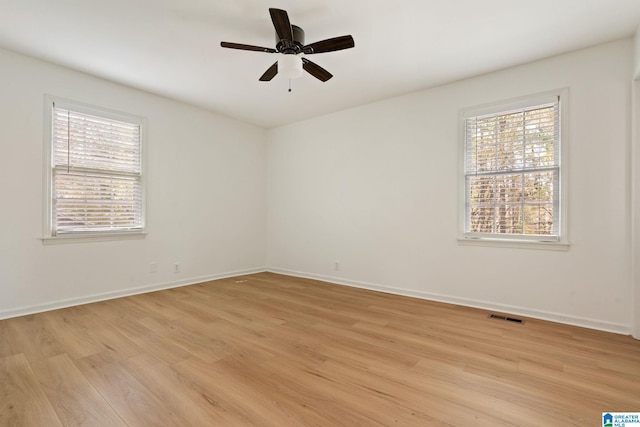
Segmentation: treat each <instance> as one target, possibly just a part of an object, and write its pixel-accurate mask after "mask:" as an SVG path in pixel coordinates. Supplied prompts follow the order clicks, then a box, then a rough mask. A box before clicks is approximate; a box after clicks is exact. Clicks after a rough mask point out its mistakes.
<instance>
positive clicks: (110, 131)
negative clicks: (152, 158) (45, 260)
mask: <svg viewBox="0 0 640 427" xmlns="http://www.w3.org/2000/svg"><path fill="white" fill-rule="evenodd" d="M80 110H83V109H82V108H78V109H75V108H73V105H72V106H70V107H67V106H66V105H65V107H64V108H63V107H62V106H61V105H55V103H54V104H53V109H52V117H51V124H52V130H51V161H52V165H51V235H52V236H56V235H61V234H65V233H87V232H89V233H103V232H114V231H115V232H130V231H142V229H143V224H144V221H143V201H142V149H141V124H140V121H139V120H137V119H135V118H127V117H123V118H122V119H121V118H120V117H117V118H114V117H113V116H114V114H110V113H105V114H104V115H102V114H100V113H99V112H95V111H91V114H88V113H86V112H85V111H80Z"/></svg>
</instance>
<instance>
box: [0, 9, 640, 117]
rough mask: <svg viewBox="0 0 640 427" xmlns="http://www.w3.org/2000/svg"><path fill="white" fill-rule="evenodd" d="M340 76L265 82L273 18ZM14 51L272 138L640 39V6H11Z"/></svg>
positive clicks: (7, 19) (2, 18) (1, 34)
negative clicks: (306, 123) (406, 96)
mask: <svg viewBox="0 0 640 427" xmlns="http://www.w3.org/2000/svg"><path fill="white" fill-rule="evenodd" d="M269 7H277V8H281V9H285V10H287V11H288V13H289V18H290V20H291V23H292V24H296V25H298V26H300V27H302V28H303V29H304V31H305V33H306V42H307V43H311V42H314V41H318V40H322V39H326V38H330V37H335V36H340V35H345V34H352V35H353V37H354V39H355V44H356V47H355V48H354V49H348V50H344V51H339V52H331V53H324V54H316V55H313V57H310V58H309V59H312V60H313V61H314V62H316V63H317V64H318V65H321V66H322V67H324V68H326V69H327V70H328V71H330V72H331V73H332V74H333V75H334V77H333V79H331V80H329V81H328V82H326V83H322V82H320V81H318V80H316V79H315V78H313V77H312V76H310V75H309V74H305V75H304V76H303V77H302V78H300V79H297V80H294V81H293V82H292V86H293V92H291V93H288V92H287V88H288V81H287V80H286V79H284V78H283V77H282V76H276V77H275V78H274V79H273V80H272V81H271V82H268V83H265V82H259V81H258V78H259V77H260V76H261V75H262V73H263V72H264V71H265V70H266V69H267V68H268V67H269V66H270V65H271V64H273V62H275V60H276V59H277V55H276V54H268V53H262V52H247V51H240V50H233V49H223V48H221V47H220V41H229V42H236V43H244V44H252V45H259V46H266V47H274V45H275V35H274V30H273V25H272V23H271V20H270V17H269V12H268V8H269ZM0 11H1V13H0V47H4V48H6V49H9V50H13V51H17V52H20V53H24V54H27V55H31V56H34V57H37V58H42V59H45V60H48V61H51V62H54V63H57V64H61V65H65V66H68V67H70V68H74V69H78V70H81V71H84V72H87V73H90V74H95V75H97V76H100V77H103V78H106V79H109V80H113V81H116V82H119V83H123V84H126V85H129V86H133V87H137V88H140V89H144V90H147V91H150V92H154V93H157V94H161V95H165V96H168V97H171V98H175V99H179V100H182V101H185V102H188V103H191V104H195V105H198V106H200V107H203V108H206V109H209V110H212V111H214V112H217V113H220V114H223V115H227V116H230V117H235V118H237V119H240V120H243V121H246V122H250V123H254V124H256V125H259V126H263V127H267V128H270V127H274V126H278V125H282V124H286V123H291V122H295V121H299V120H303V119H306V118H310V117H314V116H318V115H322V114H326V113H329V112H333V111H337V110H342V109H345V108H349V107H353V106H356V105H361V104H365V103H368V102H372V101H376V100H380V99H384V98H389V97H392V96H396V95H400V94H403V93H407V92H411V91H415V90H419V89H424V88H427V87H430V86H435V85H439V84H442V83H446V82H450V81H454V80H459V79H462V78H466V77H470V76H473V75H478V74H482V73H486V72H490V71H494V70H497V69H501V68H505V67H509V66H513V65H516V64H521V63H525V62H529V61H533V60H536V59H540V58H544V57H548V56H552V55H556V54H559V53H563V52H567V51H571V50H575V49H579V48H582V47H587V46H591V45H594V44H598V43H602V42H606V41H610V40H615V39H619V38H623V37H627V36H631V35H633V34H634V33H635V30H636V29H637V27H638V24H639V23H640V0H535V1H522V0H397V1H388V0H387V1H382V0H307V1H299V0H298V1H296V0H272V1H270V2H264V1H262V0H233V1H230V0H0Z"/></svg>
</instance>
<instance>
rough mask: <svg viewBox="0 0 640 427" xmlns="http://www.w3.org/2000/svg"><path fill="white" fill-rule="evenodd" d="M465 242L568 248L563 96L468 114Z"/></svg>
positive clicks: (465, 129) (465, 126) (465, 120)
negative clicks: (510, 243) (562, 116)
mask: <svg viewBox="0 0 640 427" xmlns="http://www.w3.org/2000/svg"><path fill="white" fill-rule="evenodd" d="M463 135H464V150H463V152H464V159H463V164H464V218H463V221H462V222H463V226H462V228H463V232H462V238H463V239H465V240H474V239H475V240H477V239H481V240H493V241H500V240H507V241H529V242H546V243H550V242H556V243H566V230H565V229H564V228H565V224H564V211H565V210H566V207H565V203H564V200H563V197H562V191H563V185H562V171H561V159H562V156H561V142H562V137H561V136H562V132H561V100H560V96H559V95H554V96H545V97H542V98H536V99H533V100H525V101H521V102H518V103H512V104H509V105H502V106H497V107H492V108H488V109H486V108H485V109H478V110H470V111H467V112H465V113H464V114H463Z"/></svg>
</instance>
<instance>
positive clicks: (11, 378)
mask: <svg viewBox="0 0 640 427" xmlns="http://www.w3.org/2000/svg"><path fill="white" fill-rule="evenodd" d="M0 425H2V426H24V427H39V426H52V427H55V426H62V425H63V424H62V423H61V422H60V419H59V418H58V415H57V414H56V412H55V411H54V410H53V407H52V405H51V402H50V401H49V399H47V396H46V395H45V393H44V391H43V389H42V386H41V385H40V383H39V382H38V378H37V377H36V375H35V374H34V372H33V370H32V369H31V366H30V365H29V361H28V360H27V358H26V356H25V355H24V354H22V353H21V354H16V355H14V356H9V357H5V358H3V359H0Z"/></svg>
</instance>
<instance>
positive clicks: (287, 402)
mask: <svg viewBox="0 0 640 427" xmlns="http://www.w3.org/2000/svg"><path fill="white" fill-rule="evenodd" d="M487 315H488V313H487V312H485V311H483V310H477V309H470V308H464V307H458V306H451V305H446V304H440V303H434V302H429V301H423V300H417V299H412V298H407V297H401V296H394V295H389V294H383V293H376V292H371V291H366V290H360V289H353V288H348V287H343V286H338V285H332V284H327V283H323V282H317V281H313V280H307V279H299V278H292V277H287V276H281V275H276V274H272V273H260V274H255V275H251V276H245V277H238V278H233V279H225V280H218V281H214V282H208V283H203V284H200V285H194V286H188V287H183V288H178V289H173V290H166V291H161V292H154V293H150V294H145V295H138V296H133V297H128V298H121V299H117V300H111V301H105V302H100V303H95V304H88V305H84V306H78V307H73V308H68V309H64V310H57V311H51V312H47V313H40V314H36V315H30V316H25V317H20V318H14V319H8V320H3V321H0V425H2V426H46V427H49V426H61V425H62V426H79V425H82V426H92V427H93V426H109V427H115V426H144V427H149V426H181V427H185V426H224V427H227V426H246V425H256V426H307V425H309V426H378V425H386V426H391V425H393V426H431V425H434V426H449V425H450V426H465V427H471V426H535V427H540V426H581V427H583V426H601V425H602V423H601V413H602V412H603V411H640V341H635V340H633V339H632V338H631V337H627V336H621V335H615V334H609V333H604V332H597V331H593V330H588V329H581V328H577V327H571V326H566V325H558V324H553V323H550V322H543V321H538V320H532V319H526V321H525V324H523V325H520V324H512V323H509V322H505V321H500V320H494V319H489V318H488V317H487Z"/></svg>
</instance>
